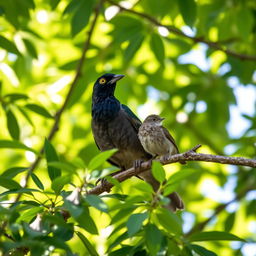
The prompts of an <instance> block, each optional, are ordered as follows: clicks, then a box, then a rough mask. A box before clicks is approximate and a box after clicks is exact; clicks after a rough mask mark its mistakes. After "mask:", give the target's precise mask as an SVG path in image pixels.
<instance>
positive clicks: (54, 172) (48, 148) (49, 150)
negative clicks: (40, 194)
mask: <svg viewBox="0 0 256 256" xmlns="http://www.w3.org/2000/svg"><path fill="white" fill-rule="evenodd" d="M44 152H45V156H46V161H47V167H48V175H49V177H50V179H51V180H52V181H53V180H54V179H55V178H57V177H59V176H61V170H60V169H58V168H56V167H52V166H49V165H48V163H49V162H53V161H57V162H58V160H59V158H58V155H57V153H56V151H55V148H54V147H53V146H52V144H51V143H50V141H48V140H47V139H45V143H44Z"/></svg>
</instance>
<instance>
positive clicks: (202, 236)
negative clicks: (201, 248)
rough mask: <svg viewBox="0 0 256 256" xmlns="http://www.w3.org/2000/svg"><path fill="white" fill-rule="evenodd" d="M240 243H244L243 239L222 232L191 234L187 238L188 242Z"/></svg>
mask: <svg viewBox="0 0 256 256" xmlns="http://www.w3.org/2000/svg"><path fill="white" fill-rule="evenodd" d="M221 240H226V241H242V242H245V240H244V239H241V238H239V237H238V236H236V235H233V234H230V233H227V232H223V231H207V232H200V233H196V234H192V235H191V236H190V237H189V241H191V242H194V241H221Z"/></svg>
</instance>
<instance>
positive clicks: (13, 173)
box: [0, 167, 28, 179]
mask: <svg viewBox="0 0 256 256" xmlns="http://www.w3.org/2000/svg"><path fill="white" fill-rule="evenodd" d="M26 170H28V168H27V167H12V168H9V169H7V170H5V171H4V172H3V173H2V175H1V176H0V177H4V178H9V179H11V178H14V177H15V176H16V175H17V174H19V173H21V172H24V171H26Z"/></svg>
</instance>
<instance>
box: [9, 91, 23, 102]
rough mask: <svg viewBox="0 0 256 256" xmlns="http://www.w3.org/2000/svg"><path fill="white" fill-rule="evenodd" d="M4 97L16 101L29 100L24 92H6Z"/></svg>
mask: <svg viewBox="0 0 256 256" xmlns="http://www.w3.org/2000/svg"><path fill="white" fill-rule="evenodd" d="M4 99H5V100H8V101H9V102H15V101H17V100H27V99H28V96H27V95H26V94H22V93H10V94H5V95H4Z"/></svg>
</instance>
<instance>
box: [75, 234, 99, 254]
mask: <svg viewBox="0 0 256 256" xmlns="http://www.w3.org/2000/svg"><path fill="white" fill-rule="evenodd" d="M76 234H77V236H78V237H79V238H80V240H81V241H82V243H83V244H84V246H85V248H86V249H87V250H88V252H89V253H90V255H91V256H98V255H99V254H98V253H97V251H96V250H95V248H94V246H93V245H92V244H91V243H90V241H89V240H88V239H87V238H86V237H85V236H84V235H83V234H82V233H81V232H79V231H77V232H76Z"/></svg>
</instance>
